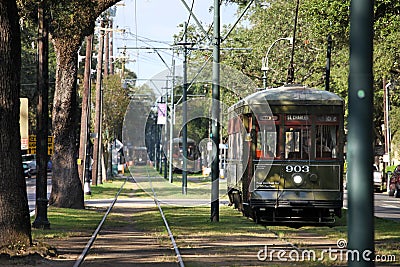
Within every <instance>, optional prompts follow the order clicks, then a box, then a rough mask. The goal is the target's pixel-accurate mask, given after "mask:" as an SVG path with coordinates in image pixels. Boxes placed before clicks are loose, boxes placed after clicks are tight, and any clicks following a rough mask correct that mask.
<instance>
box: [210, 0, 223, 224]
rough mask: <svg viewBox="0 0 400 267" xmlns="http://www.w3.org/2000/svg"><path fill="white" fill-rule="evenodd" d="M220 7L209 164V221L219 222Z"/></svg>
mask: <svg viewBox="0 0 400 267" xmlns="http://www.w3.org/2000/svg"><path fill="white" fill-rule="evenodd" d="M220 42H221V39H220V5H219V0H214V38H213V43H214V46H213V64H212V74H213V75H212V107H211V122H212V141H213V143H214V145H215V158H214V160H213V162H212V164H211V181H212V184H211V221H212V222H218V221H219V115H220V106H219V93H220V88H219V72H220V66H219V54H220Z"/></svg>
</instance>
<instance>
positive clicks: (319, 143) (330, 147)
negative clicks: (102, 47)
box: [316, 125, 338, 158]
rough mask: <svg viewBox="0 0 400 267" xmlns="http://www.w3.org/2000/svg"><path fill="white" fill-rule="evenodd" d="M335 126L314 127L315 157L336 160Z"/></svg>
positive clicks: (336, 127) (336, 129)
mask: <svg viewBox="0 0 400 267" xmlns="http://www.w3.org/2000/svg"><path fill="white" fill-rule="evenodd" d="M337 132H338V126H337V125H317V126H316V157H317V158H336V157H337V155H336V153H337V151H336V146H337V138H336V137H337Z"/></svg>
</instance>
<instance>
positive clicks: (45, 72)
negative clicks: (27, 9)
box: [32, 1, 50, 229]
mask: <svg viewBox="0 0 400 267" xmlns="http://www.w3.org/2000/svg"><path fill="white" fill-rule="evenodd" d="M38 21H39V28H38V37H39V38H38V64H37V68H38V75H37V87H38V105H37V139H36V143H37V144H36V147H37V163H38V166H37V169H38V173H37V176H36V217H35V221H34V222H33V223H32V226H33V227H34V228H42V229H49V228H50V222H49V220H48V218H47V203H48V200H47V149H48V146H47V144H48V139H47V136H48V120H49V109H48V98H49V35H48V20H47V17H46V7H45V1H40V3H39V8H38Z"/></svg>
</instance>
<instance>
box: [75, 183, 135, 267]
mask: <svg viewBox="0 0 400 267" xmlns="http://www.w3.org/2000/svg"><path fill="white" fill-rule="evenodd" d="M127 180H128V178H126V179H125V181H124V183H123V184H122V185H121V188H120V189H119V190H118V192H117V194H116V195H115V198H114V200H113V202H112V203H111V204H110V206H109V207H108V209H107V211H106V213H105V214H104V216H103V219H102V220H101V221H100V223H99V225H98V226H97V228H96V230H95V231H94V232H93V234H92V236H91V237H90V239H89V241H88V242H87V244H86V246H85V248H84V249H83V251H82V253H81V255H79V257H78V259H77V260H76V261H75V264H74V265H73V267H79V266H80V265H81V264H82V262H83V261H84V260H85V258H86V256H87V254H88V253H89V250H90V248H91V247H92V245H93V243H94V241H95V240H96V238H97V235H98V234H99V232H100V230H101V228H102V227H103V224H104V222H105V220H106V219H107V216H108V215H109V214H110V212H111V209H112V208H113V207H114V205H115V203H116V202H117V199H118V196H119V194H120V193H121V191H122V188H123V187H124V185H125V184H126V181H127Z"/></svg>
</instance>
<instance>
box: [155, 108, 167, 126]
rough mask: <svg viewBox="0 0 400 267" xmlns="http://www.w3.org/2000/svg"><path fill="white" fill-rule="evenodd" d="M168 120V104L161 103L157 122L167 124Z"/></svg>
mask: <svg viewBox="0 0 400 267" xmlns="http://www.w3.org/2000/svg"><path fill="white" fill-rule="evenodd" d="M166 122H167V104H165V103H159V104H158V118H157V124H162V125H164V124H166Z"/></svg>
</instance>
